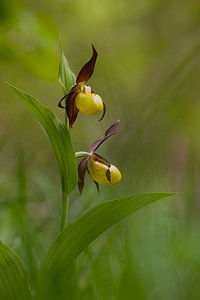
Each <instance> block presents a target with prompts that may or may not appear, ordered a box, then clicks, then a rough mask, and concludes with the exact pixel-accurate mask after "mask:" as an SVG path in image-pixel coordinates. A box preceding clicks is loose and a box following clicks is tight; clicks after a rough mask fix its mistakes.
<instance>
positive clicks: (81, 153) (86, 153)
mask: <svg viewBox="0 0 200 300" xmlns="http://www.w3.org/2000/svg"><path fill="white" fill-rule="evenodd" d="M90 155H91V153H88V152H84V151H80V152H76V153H75V157H76V158H78V157H89V156H90Z"/></svg>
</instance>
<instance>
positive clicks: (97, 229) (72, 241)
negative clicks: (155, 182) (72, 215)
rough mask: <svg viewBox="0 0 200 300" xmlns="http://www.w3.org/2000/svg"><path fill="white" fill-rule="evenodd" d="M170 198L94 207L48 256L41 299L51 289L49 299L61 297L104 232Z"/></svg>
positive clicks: (141, 197) (136, 198) (138, 197)
mask: <svg viewBox="0 0 200 300" xmlns="http://www.w3.org/2000/svg"><path fill="white" fill-rule="evenodd" d="M171 195H174V193H146V194H135V195H131V196H128V197H123V198H120V199H117V200H113V201H109V202H106V203H103V204H101V205H98V206H96V207H94V208H93V209H91V210H90V211H88V212H87V213H86V214H85V215H84V216H83V217H81V218H80V219H79V220H77V221H75V222H74V223H72V224H70V225H69V226H68V227H67V228H66V229H65V230H64V231H63V232H62V233H61V234H60V235H59V236H58V238H57V239H56V240H55V242H54V243H53V244H52V246H51V247H50V249H49V251H48V253H47V256H46V258H45V261H44V264H43V266H42V269H41V273H40V275H41V276H40V285H39V286H40V287H39V295H40V298H39V299H43V298H44V295H45V293H47V290H48V289H51V290H50V292H49V294H48V296H50V298H48V299H56V295H58V291H59V290H60V294H59V295H60V297H61V295H62V292H61V290H62V288H63V278H64V275H65V272H66V270H67V269H68V268H69V266H70V265H71V264H72V263H73V262H74V260H75V259H76V258H77V256H78V255H79V254H80V253H81V252H82V251H83V250H84V249H85V248H86V247H87V246H88V245H89V244H90V243H91V242H92V241H93V240H94V239H96V238H97V237H98V236H99V235H100V234H101V233H102V232H104V231H105V230H106V229H108V228H110V227H111V226H112V225H114V224H116V223H117V222H119V221H120V220H121V219H123V218H124V217H126V216H128V215H129V214H131V213H132V212H134V211H136V210H138V209H140V208H142V207H143V206H146V205H148V204H150V203H152V202H154V201H156V200H159V199H161V198H164V197H168V196H171ZM65 284H67V282H66V283H65ZM43 293H44V294H43ZM54 293H55V294H54ZM58 299H61V298H59V297H58Z"/></svg>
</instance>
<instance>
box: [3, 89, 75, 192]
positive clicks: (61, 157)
mask: <svg viewBox="0 0 200 300" xmlns="http://www.w3.org/2000/svg"><path fill="white" fill-rule="evenodd" d="M9 86H10V87H11V88H12V89H13V91H14V92H15V93H16V94H17V95H18V96H19V97H20V98H21V99H22V100H23V102H24V103H25V104H26V106H27V107H28V108H29V110H30V111H31V112H32V113H33V114H34V116H35V117H36V118H37V119H38V121H39V122H40V124H41V125H42V126H43V128H44V129H45V131H46V133H47V135H48V137H49V140H50V142H51V144H52V147H53V149H54V152H55V155H56V159H57V162H58V166H59V170H60V176H61V184H62V192H63V195H68V194H70V193H71V191H72V190H73V188H74V187H75V185H76V184H77V178H78V176H77V166H76V160H75V153H74V149H73V147H72V144H71V138H70V134H69V130H68V129H67V127H66V126H65V125H64V124H63V123H62V122H61V121H60V120H59V119H58V118H57V116H56V115H55V114H54V113H53V112H52V111H51V110H50V109H49V108H47V107H45V106H44V105H42V104H41V103H40V102H38V101H37V100H36V99H35V98H33V97H32V96H31V95H28V94H26V93H25V92H23V91H21V90H19V89H17V88H16V87H14V86H13V85H11V84H9Z"/></svg>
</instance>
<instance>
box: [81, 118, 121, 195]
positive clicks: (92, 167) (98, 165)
mask: <svg viewBox="0 0 200 300" xmlns="http://www.w3.org/2000/svg"><path fill="white" fill-rule="evenodd" d="M118 124H119V121H117V122H116V123H114V124H113V125H112V126H110V127H109V128H108V130H107V131H106V132H105V136H104V138H103V139H100V140H97V141H96V142H94V143H93V144H92V146H91V147H90V149H89V152H84V153H83V155H84V156H85V155H87V157H86V158H84V159H83V160H82V161H81V162H80V163H79V166H78V175H79V181H78V187H79V191H80V193H81V192H82V190H83V187H84V177H85V172H86V170H87V172H88V173H89V175H90V176H91V178H92V179H93V180H94V182H95V184H96V186H97V189H98V190H99V183H100V184H104V185H114V184H117V183H118V182H119V181H120V180H121V177H122V176H121V173H120V171H119V170H118V168H117V167H115V166H114V165H112V164H110V163H109V162H108V161H107V160H106V159H105V158H103V157H102V156H100V155H98V154H97V153H95V151H96V150H97V149H98V148H99V146H100V145H101V144H102V143H103V142H104V141H105V140H106V139H107V138H109V137H110V136H111V135H113V134H115V133H116V132H117V129H118ZM81 153H82V152H79V153H78V154H80V155H81ZM78 156H79V155H77V157H78Z"/></svg>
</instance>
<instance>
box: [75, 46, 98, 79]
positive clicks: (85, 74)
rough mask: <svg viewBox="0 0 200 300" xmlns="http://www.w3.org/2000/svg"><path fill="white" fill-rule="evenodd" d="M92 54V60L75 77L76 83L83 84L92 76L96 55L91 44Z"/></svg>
mask: <svg viewBox="0 0 200 300" xmlns="http://www.w3.org/2000/svg"><path fill="white" fill-rule="evenodd" d="M92 52H93V54H92V58H91V59H90V60H89V61H88V62H87V63H86V64H85V65H84V66H83V67H82V69H81V70H80V72H79V74H78V76H77V79H76V83H82V84H84V83H86V82H87V81H88V79H89V78H90V77H91V76H92V73H93V71H94V66H95V62H96V59H97V55H98V54H97V51H96V49H95V48H94V46H93V44H92Z"/></svg>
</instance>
